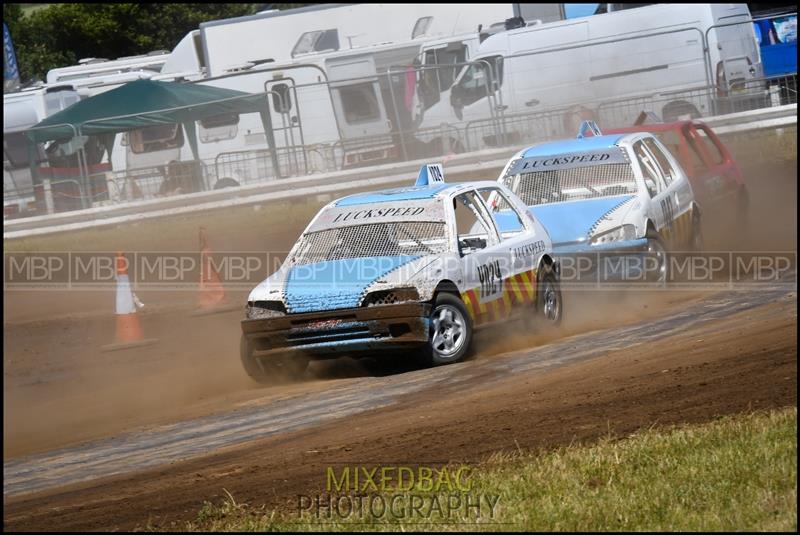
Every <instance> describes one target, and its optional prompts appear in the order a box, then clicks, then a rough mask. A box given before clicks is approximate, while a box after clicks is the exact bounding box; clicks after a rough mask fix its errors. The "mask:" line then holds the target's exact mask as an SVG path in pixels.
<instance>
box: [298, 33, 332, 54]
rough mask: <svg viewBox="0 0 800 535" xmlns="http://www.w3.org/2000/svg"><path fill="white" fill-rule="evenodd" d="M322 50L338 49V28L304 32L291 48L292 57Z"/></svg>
mask: <svg viewBox="0 0 800 535" xmlns="http://www.w3.org/2000/svg"><path fill="white" fill-rule="evenodd" d="M323 50H339V30H336V29H331V30H316V31H312V32H305V33H304V34H303V35H301V36H300V38H299V39H298V40H297V43H295V45H294V48H292V57H295V56H299V55H301V54H309V53H311V52H321V51H323Z"/></svg>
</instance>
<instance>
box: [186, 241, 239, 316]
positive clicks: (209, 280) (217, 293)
mask: <svg viewBox="0 0 800 535" xmlns="http://www.w3.org/2000/svg"><path fill="white" fill-rule="evenodd" d="M199 238H200V288H199V290H198V294H197V310H196V311H195V314H212V313H215V312H223V311H227V310H233V309H234V308H239V307H238V306H236V307H233V306H230V305H228V304H227V303H226V301H225V288H223V287H222V281H221V280H220V277H219V273H218V272H217V270H216V268H215V267H214V263H213V262H212V261H211V255H212V254H214V253H213V252H212V251H211V246H210V245H209V242H208V233H207V232H206V229H205V227H200V229H199Z"/></svg>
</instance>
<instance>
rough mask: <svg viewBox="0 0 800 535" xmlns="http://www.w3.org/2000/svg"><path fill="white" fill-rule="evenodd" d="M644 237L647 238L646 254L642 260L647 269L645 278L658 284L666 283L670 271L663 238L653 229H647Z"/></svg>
mask: <svg viewBox="0 0 800 535" xmlns="http://www.w3.org/2000/svg"><path fill="white" fill-rule="evenodd" d="M645 237H646V238H647V254H646V255H645V258H644V261H645V269H647V280H648V281H649V282H656V283H658V284H666V283H667V282H669V280H670V273H669V261H668V259H667V248H666V247H665V246H664V240H663V239H661V235H660V234H659V233H658V232H656V231H655V230H653V229H649V230H648V231H647V234H646V235H645Z"/></svg>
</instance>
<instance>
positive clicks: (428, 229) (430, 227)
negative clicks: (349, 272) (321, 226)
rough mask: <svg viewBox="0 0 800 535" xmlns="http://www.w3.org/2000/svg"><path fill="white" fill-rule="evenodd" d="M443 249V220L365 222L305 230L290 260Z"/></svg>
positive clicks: (299, 261) (303, 261)
mask: <svg viewBox="0 0 800 535" xmlns="http://www.w3.org/2000/svg"><path fill="white" fill-rule="evenodd" d="M446 250H447V234H446V230H445V224H444V223H433V222H417V221H415V222H398V223H367V224H364V225H352V226H349V227H340V228H334V229H327V230H321V231H318V232H311V233H309V234H306V235H305V236H303V238H302V243H301V245H300V247H299V248H298V252H297V254H296V255H295V260H294V263H295V265H301V264H311V263H314V262H324V261H326V260H340V259H342V258H362V257H370V256H401V255H407V256H417V255H428V254H439V253H443V252H445V251H446Z"/></svg>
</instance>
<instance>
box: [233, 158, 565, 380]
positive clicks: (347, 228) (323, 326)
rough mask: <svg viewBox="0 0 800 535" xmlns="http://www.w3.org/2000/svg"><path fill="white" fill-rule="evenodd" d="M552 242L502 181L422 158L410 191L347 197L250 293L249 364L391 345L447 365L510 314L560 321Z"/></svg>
mask: <svg viewBox="0 0 800 535" xmlns="http://www.w3.org/2000/svg"><path fill="white" fill-rule="evenodd" d="M501 228H502V230H500V229H501ZM550 250H551V241H550V237H549V236H548V234H547V232H546V231H545V230H544V228H543V227H542V225H541V224H539V223H538V222H537V221H536V219H535V217H533V216H532V215H531V214H530V213H529V212H528V211H527V210H526V207H525V205H524V204H523V203H522V202H521V201H520V200H519V199H518V198H517V197H516V196H515V195H514V194H513V193H511V192H510V191H509V190H508V189H507V188H506V187H505V186H503V185H502V184H498V183H497V182H494V181H482V182H470V183H464V184H447V183H445V182H444V180H443V177H442V168H441V165H438V164H432V165H426V166H423V168H422V170H421V171H420V175H419V177H418V179H417V183H416V184H415V185H414V186H413V187H408V188H401V189H392V190H384V191H378V192H372V193H363V194H358V195H352V196H349V197H345V198H342V199H339V200H337V201H334V202H332V203H330V204H328V205H327V206H325V207H324V208H323V209H322V210H321V211H320V212H319V213H318V214H317V215H316V217H314V219H313V220H312V221H311V223H310V224H309V225H308V227H307V228H306V229H305V231H304V232H303V234H302V235H301V236H300V239H299V240H298V241H297V243H296V244H295V245H294V247H293V248H292V250H291V251H290V252H289V254H288V256H287V257H286V260H285V261H284V263H283V265H282V266H281V267H280V269H279V270H278V271H276V272H275V273H273V274H272V275H271V276H270V277H269V278H267V279H266V280H265V281H263V282H262V283H260V284H259V285H258V286H257V287H256V288H255V289H253V290H252V292H251V293H250V296H249V297H248V303H247V319H245V320H243V321H242V332H243V335H242V342H241V358H242V362H243V364H244V368H245V370H246V371H247V373H248V374H249V375H250V376H251V377H252V378H253V379H255V380H257V381H259V382H268V381H270V380H271V379H272V378H273V376H274V375H276V373H281V372H282V373H283V374H288V375H290V376H291V375H296V374H298V373H302V371H303V370H305V367H306V366H307V364H308V360H309V359H322V358H332V357H337V356H339V355H350V356H356V357H358V356H364V355H368V354H370V353H372V354H374V353H375V352H377V351H384V350H390V349H391V350H397V349H400V350H412V352H413V353H414V354H415V355H418V356H421V357H422V358H423V360H424V361H425V362H426V363H427V364H429V365H438V364H447V363H451V362H456V361H459V360H461V359H462V358H464V356H465V355H466V354H467V351H468V349H469V346H470V343H471V340H472V333H473V328H474V327H478V326H483V325H487V324H491V323H495V322H500V321H505V320H507V319H508V318H509V317H511V316H515V317H517V316H519V317H522V318H525V319H536V317H537V316H538V317H539V318H540V319H541V320H542V321H541V323H542V324H543V325H553V324H558V323H559V322H560V320H561V317H562V301H561V291H560V288H559V282H558V265H557V264H556V263H554V262H553V260H552V257H551V256H550V254H549V253H550Z"/></svg>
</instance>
